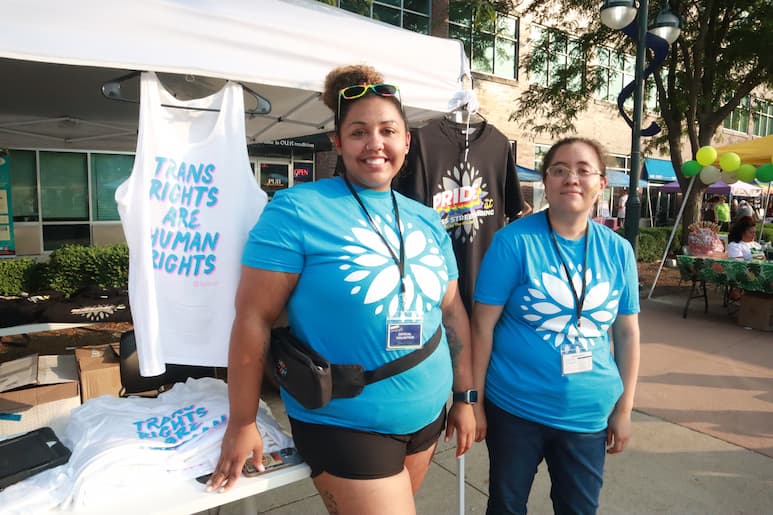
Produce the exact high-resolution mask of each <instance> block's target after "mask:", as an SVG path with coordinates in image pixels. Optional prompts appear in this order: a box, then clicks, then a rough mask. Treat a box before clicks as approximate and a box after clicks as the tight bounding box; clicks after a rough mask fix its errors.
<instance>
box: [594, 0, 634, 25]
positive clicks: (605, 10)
mask: <svg viewBox="0 0 773 515" xmlns="http://www.w3.org/2000/svg"><path fill="white" fill-rule="evenodd" d="M634 19H636V6H635V4H634V0H604V4H603V5H602V6H601V23H603V24H604V25H605V26H607V27H609V28H610V29H613V30H620V29H622V28H624V27H627V26H628V25H630V24H631V22H632V21H633V20H634Z"/></svg>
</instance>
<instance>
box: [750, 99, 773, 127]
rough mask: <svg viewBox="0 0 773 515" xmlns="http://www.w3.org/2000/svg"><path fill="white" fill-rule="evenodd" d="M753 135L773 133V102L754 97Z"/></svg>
mask: <svg viewBox="0 0 773 515" xmlns="http://www.w3.org/2000/svg"><path fill="white" fill-rule="evenodd" d="M752 117H753V119H754V128H753V130H754V135H755V136H767V135H769V134H773V102H771V101H769V100H763V99H760V98H755V99H754V112H753V113H752Z"/></svg>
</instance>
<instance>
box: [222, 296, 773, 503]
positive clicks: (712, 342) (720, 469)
mask: <svg viewBox="0 0 773 515" xmlns="http://www.w3.org/2000/svg"><path fill="white" fill-rule="evenodd" d="M683 301H684V297H681V296H679V297H675V298H673V299H655V300H652V301H646V300H644V299H643V300H642V314H641V329H642V359H643V364H642V374H640V384H642V381H647V378H648V377H649V376H652V377H661V376H663V374H669V373H672V372H673V371H677V372H678V371H679V370H680V367H683V366H685V360H684V359H678V357H680V356H683V355H684V352H685V351H689V355H690V363H689V365H690V366H692V367H697V366H699V365H700V366H701V367H702V368H701V369H700V376H699V377H700V378H702V379H701V380H702V381H703V383H701V386H703V385H704V384H705V381H706V379H705V378H706V377H712V378H714V380H715V381H718V382H716V383H715V384H712V388H710V389H704V390H695V389H694V388H693V389H691V387H694V385H692V384H681V383H676V387H677V389H676V390H666V389H667V388H674V387H675V384H665V385H663V386H662V387H660V386H658V382H657V381H650V382H649V383H644V384H647V386H645V387H644V388H642V391H645V390H653V388H655V390H654V391H656V392H657V391H666V392H667V393H668V396H671V397H672V398H676V399H678V400H679V401H680V402H683V404H682V405H680V407H679V409H678V410H669V411H668V413H672V412H680V411H681V412H683V413H686V414H688V415H690V414H691V413H692V412H691V410H693V409H696V408H693V405H694V404H692V403H694V402H699V403H702V404H700V405H701V406H704V407H705V406H711V407H712V408H711V410H710V411H712V412H717V413H725V415H724V416H725V417H731V418H733V417H735V418H738V417H751V416H752V415H753V416H754V419H753V420H752V419H749V420H750V421H749V424H752V423H754V424H755V425H756V427H758V428H760V429H759V431H758V432H759V433H760V434H761V436H762V437H765V438H773V409H771V406H773V404H772V403H771V402H770V392H771V389H770V385H771V384H772V383H771V382H770V378H771V377H773V341H771V340H773V338H770V336H771V334H770V333H762V332H758V331H757V332H749V331H746V330H744V328H742V327H739V326H737V325H735V323H734V322H733V321H732V320H731V319H728V318H726V316H727V314H726V313H723V312H721V311H712V312H710V313H709V314H708V315H704V314H703V313H702V309H700V311H698V310H697V309H696V311H695V312H694V311H693V310H692V309H691V313H690V315H689V317H688V318H687V319H682V318H681V308H682V306H683ZM691 308H692V306H691ZM696 308H697V306H696ZM701 308H702V306H701ZM744 361H745V362H744ZM728 363H740V364H739V365H737V366H735V367H731V368H728V366H727V364H728ZM712 366H716V367H718V368H717V370H716V371H715V370H713V369H712ZM751 366H754V367H756V368H754V369H751V368H749V367H751ZM729 370H730V371H731V372H729ZM760 376H763V377H760ZM690 377H693V376H690ZM750 377H751V379H754V380H756V381H757V384H758V385H760V384H761V385H762V386H761V388H763V389H764V391H762V392H758V391H757V390H756V389H755V390H754V391H753V393H754V395H748V392H749V389H748V388H747V389H742V388H738V387H737V384H738V383H739V381H742V380H748V379H749V378H750ZM722 381H726V382H722ZM763 381H764V382H763ZM658 388H659V390H658ZM645 393H646V392H645ZM639 397H640V396H639V395H637V409H638V408H639ZM264 398H265V399H266V401H267V402H268V403H269V405H270V406H271V407H272V409H273V410H274V413H275V415H276V416H277V419H278V420H279V421H280V422H281V423H282V424H283V426H284V427H289V425H287V419H286V415H285V413H284V410H283V407H282V403H281V401H279V399H278V396H277V395H276V394H274V393H272V392H266V395H265V396H264ZM660 398H661V399H662V398H665V397H663V396H661V397H660ZM652 399H655V401H657V400H658V399H659V398H658V397H657V396H655V397H653V396H651V395H650V396H648V397H644V398H643V400H642V402H643V404H644V405H645V406H647V407H648V408H651V407H652V405H651V400H652ZM696 399H697V400H696ZM760 399H762V400H763V401H765V402H767V404H765V405H764V406H762V407H760V405H759V404H757V405H755V411H754V412H753V413H752V412H749V411H745V410H744V408H745V404H749V403H753V402H757V403H759V401H760ZM658 402H659V401H658ZM750 405H751V404H750ZM651 412H652V411H650V413H651ZM700 413H701V415H702V416H707V415H706V413H708V411H707V410H705V408H704V409H703V410H701V412H700ZM750 413H751V414H750ZM686 418H690V416H688V417H686ZM743 422H744V419H743V418H741V419H740V420H737V421H736V427H744V423H743ZM633 423H634V425H633V439H632V442H631V444H630V445H629V447H628V449H627V450H626V451H625V452H623V453H622V454H619V455H613V456H608V459H607V465H606V470H605V473H604V481H605V484H604V488H603V490H602V494H601V504H600V509H599V513H600V514H621V515H622V514H625V515H637V514H642V515H643V514H655V513H666V514H696V515H697V514H702V515H705V514H716V515H722V514H731V513H732V514H754V515H757V514H766V513H773V458H771V457H770V456H767V455H765V454H764V453H761V452H755V451H753V450H749V449H747V448H744V447H742V446H740V445H734V444H733V443H729V441H732V440H729V439H728V438H727V437H722V435H720V437H721V438H716V437H714V436H711V435H709V434H705V432H699V431H696V430H693V429H690V428H689V427H686V426H685V425H679V424H677V423H673V422H669V421H667V420H665V419H663V418H657V417H655V416H651V415H647V414H645V413H643V412H641V411H635V412H634V417H633ZM730 427H732V426H730ZM699 430H700V428H699ZM465 461H466V467H465V468H466V470H465V474H464V479H465V513H467V514H475V513H478V514H480V513H485V510H486V502H487V497H488V455H487V451H486V446H485V443H480V444H476V445H475V446H474V447H473V448H472V450H471V451H470V452H468V453H467V456H466V459H465ZM457 485H458V476H457V460H456V459H455V457H454V449H453V447H451V446H450V445H448V444H444V443H442V442H441V444H440V446H439V449H438V452H437V454H436V455H435V457H434V459H433V461H432V465H431V466H430V470H429V474H428V475H427V478H426V480H425V481H424V484H423V485H422V488H421V490H420V491H419V493H418V495H417V498H416V505H417V512H418V513H419V514H428V515H452V514H457V513H459V508H458V488H457ZM549 489H550V484H549V478H548V475H547V470H546V468H545V466H544V464H543V465H542V466H540V470H539V473H538V475H537V478H536V480H535V483H534V487H533V489H532V494H531V497H530V501H529V512H530V513H534V514H550V513H553V510H552V506H551V504H550V499H549ZM245 509H247V510H249V511H246V512H245V511H243V510H245ZM221 513H223V514H225V513H229V514H236V513H265V514H271V515H297V514H304V515H305V514H312V515H314V514H320V515H324V514H325V513H326V511H325V508H324V506H323V504H322V502H321V500H320V499H319V497H318V496H317V494H316V490H315V489H314V486H313V484H312V483H311V481H310V480H308V479H307V480H304V481H301V482H298V483H295V484H292V485H289V486H285V487H282V488H279V489H276V490H273V491H270V492H267V493H265V494H261V495H259V496H256V497H254V498H252V499H249V500H248V502H246V503H243V504H242V505H241V506H238V507H237V506H226V507H223V509H221Z"/></svg>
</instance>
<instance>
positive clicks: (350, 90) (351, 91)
mask: <svg viewBox="0 0 773 515" xmlns="http://www.w3.org/2000/svg"><path fill="white" fill-rule="evenodd" d="M369 90H370V91H372V92H373V93H375V94H376V95H378V96H380V97H397V100H398V102H400V88H398V87H397V86H393V85H392V84H355V85H354V86H347V87H345V88H343V89H341V90H340V91H339V92H338V113H337V115H338V119H339V120H340V119H341V99H342V98H343V99H344V100H354V99H355V98H360V97H362V96H365V94H366V93H367V92H368V91H369Z"/></svg>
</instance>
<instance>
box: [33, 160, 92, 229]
mask: <svg viewBox="0 0 773 515" xmlns="http://www.w3.org/2000/svg"><path fill="white" fill-rule="evenodd" d="M87 174H88V170H87V168H86V154H82V153H79V152H41V153H40V205H41V215H42V218H43V221H44V222H62V221H83V222H87V221H88V220H89V196H88V181H87V180H86V177H87Z"/></svg>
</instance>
